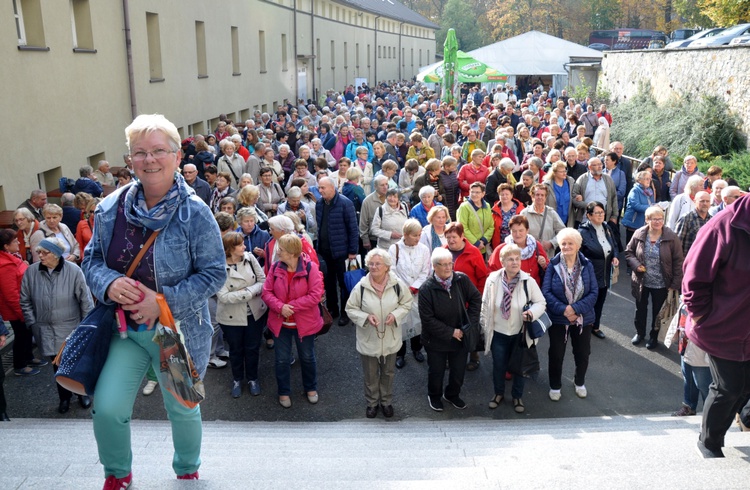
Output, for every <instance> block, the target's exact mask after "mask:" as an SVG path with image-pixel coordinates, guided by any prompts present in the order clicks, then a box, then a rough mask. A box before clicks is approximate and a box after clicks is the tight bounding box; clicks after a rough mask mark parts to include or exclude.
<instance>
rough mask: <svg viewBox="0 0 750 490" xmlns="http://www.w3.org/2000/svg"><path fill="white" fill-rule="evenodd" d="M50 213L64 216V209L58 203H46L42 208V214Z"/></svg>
mask: <svg viewBox="0 0 750 490" xmlns="http://www.w3.org/2000/svg"><path fill="white" fill-rule="evenodd" d="M48 214H49V215H52V216H62V214H63V211H62V208H61V207H60V206H58V205H57V204H52V203H49V204H45V205H44V207H43V208H42V216H45V217H46V216H47V215H48Z"/></svg>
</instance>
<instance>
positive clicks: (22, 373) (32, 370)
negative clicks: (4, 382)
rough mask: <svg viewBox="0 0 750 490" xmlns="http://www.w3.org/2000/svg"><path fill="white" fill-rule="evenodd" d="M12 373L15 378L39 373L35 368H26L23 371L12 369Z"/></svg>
mask: <svg viewBox="0 0 750 490" xmlns="http://www.w3.org/2000/svg"><path fill="white" fill-rule="evenodd" d="M13 372H14V373H15V374H16V376H35V375H37V374H39V373H40V371H39V370H38V369H37V368H35V367H31V366H26V367H25V368H23V369H14V370H13Z"/></svg>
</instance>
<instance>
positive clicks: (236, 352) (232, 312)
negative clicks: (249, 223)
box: [216, 232, 268, 398]
mask: <svg viewBox="0 0 750 490" xmlns="http://www.w3.org/2000/svg"><path fill="white" fill-rule="evenodd" d="M222 240H223V242H224V254H225V256H226V259H227V266H226V267H227V269H226V270H227V280H226V282H225V283H224V286H223V287H222V288H221V289H220V290H219V292H218V293H217V294H216V296H217V298H218V303H217V305H216V318H217V320H218V322H219V326H220V327H221V329H222V331H223V332H224V340H226V341H227V343H228V344H229V362H230V365H231V366H232V378H233V379H232V390H231V394H232V398H239V397H240V395H241V394H242V381H243V379H247V385H248V390H249V391H250V394H251V395H253V396H257V395H260V384H259V382H258V361H259V359H260V346H261V343H262V338H263V329H264V328H265V326H266V319H267V318H268V315H267V313H268V307H267V306H266V304H265V303H264V302H263V300H262V299H261V297H260V296H261V293H262V292H263V283H264V282H265V280H266V275H265V274H264V273H263V267H261V265H260V264H259V263H258V261H257V260H256V258H255V257H254V256H253V254H252V253H251V252H246V251H245V242H244V240H243V237H242V234H241V233H237V232H229V233H227V234H226V235H224V237H223V238H222Z"/></svg>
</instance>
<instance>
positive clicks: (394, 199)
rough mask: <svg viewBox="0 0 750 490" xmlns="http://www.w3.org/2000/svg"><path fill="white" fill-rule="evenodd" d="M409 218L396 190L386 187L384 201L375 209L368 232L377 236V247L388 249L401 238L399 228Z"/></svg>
mask: <svg viewBox="0 0 750 490" xmlns="http://www.w3.org/2000/svg"><path fill="white" fill-rule="evenodd" d="M408 218H409V212H408V211H407V210H406V204H404V202H402V201H399V198H398V190H396V189H388V192H386V193H385V203H384V204H383V205H382V206H380V207H379V208H378V209H377V210H376V211H375V216H374V217H373V218H372V224H371V225H370V234H371V235H373V236H376V237H378V248H382V249H383V250H388V249H389V248H390V247H391V245H393V244H394V243H396V242H397V241H399V240H400V239H401V229H402V228H403V227H404V223H405V222H406V220H407V219H408Z"/></svg>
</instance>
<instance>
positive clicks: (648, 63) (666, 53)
mask: <svg viewBox="0 0 750 490" xmlns="http://www.w3.org/2000/svg"><path fill="white" fill-rule="evenodd" d="M641 81H645V82H648V83H649V84H650V85H651V91H652V93H653V95H654V98H655V99H656V100H657V102H658V103H660V104H663V103H667V102H668V101H669V100H670V99H672V97H675V96H676V97H682V96H683V95H684V94H695V93H699V94H703V95H716V96H719V97H721V98H723V99H724V100H725V101H726V102H727V103H728V104H729V107H730V109H731V110H732V111H733V112H734V113H735V114H737V115H738V116H739V117H740V118H741V119H742V132H743V133H744V134H745V135H746V136H748V135H750V45H743V46H732V47H728V46H723V47H716V48H694V49H690V48H684V49H659V50H644V51H616V52H607V53H604V58H603V59H602V71H601V74H600V76H599V86H600V87H602V88H604V89H605V90H607V91H608V92H609V93H610V94H611V99H612V102H623V101H625V100H627V99H628V97H632V96H634V95H635V94H636V93H637V92H638V86H639V82H641ZM748 148H750V138H748Z"/></svg>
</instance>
